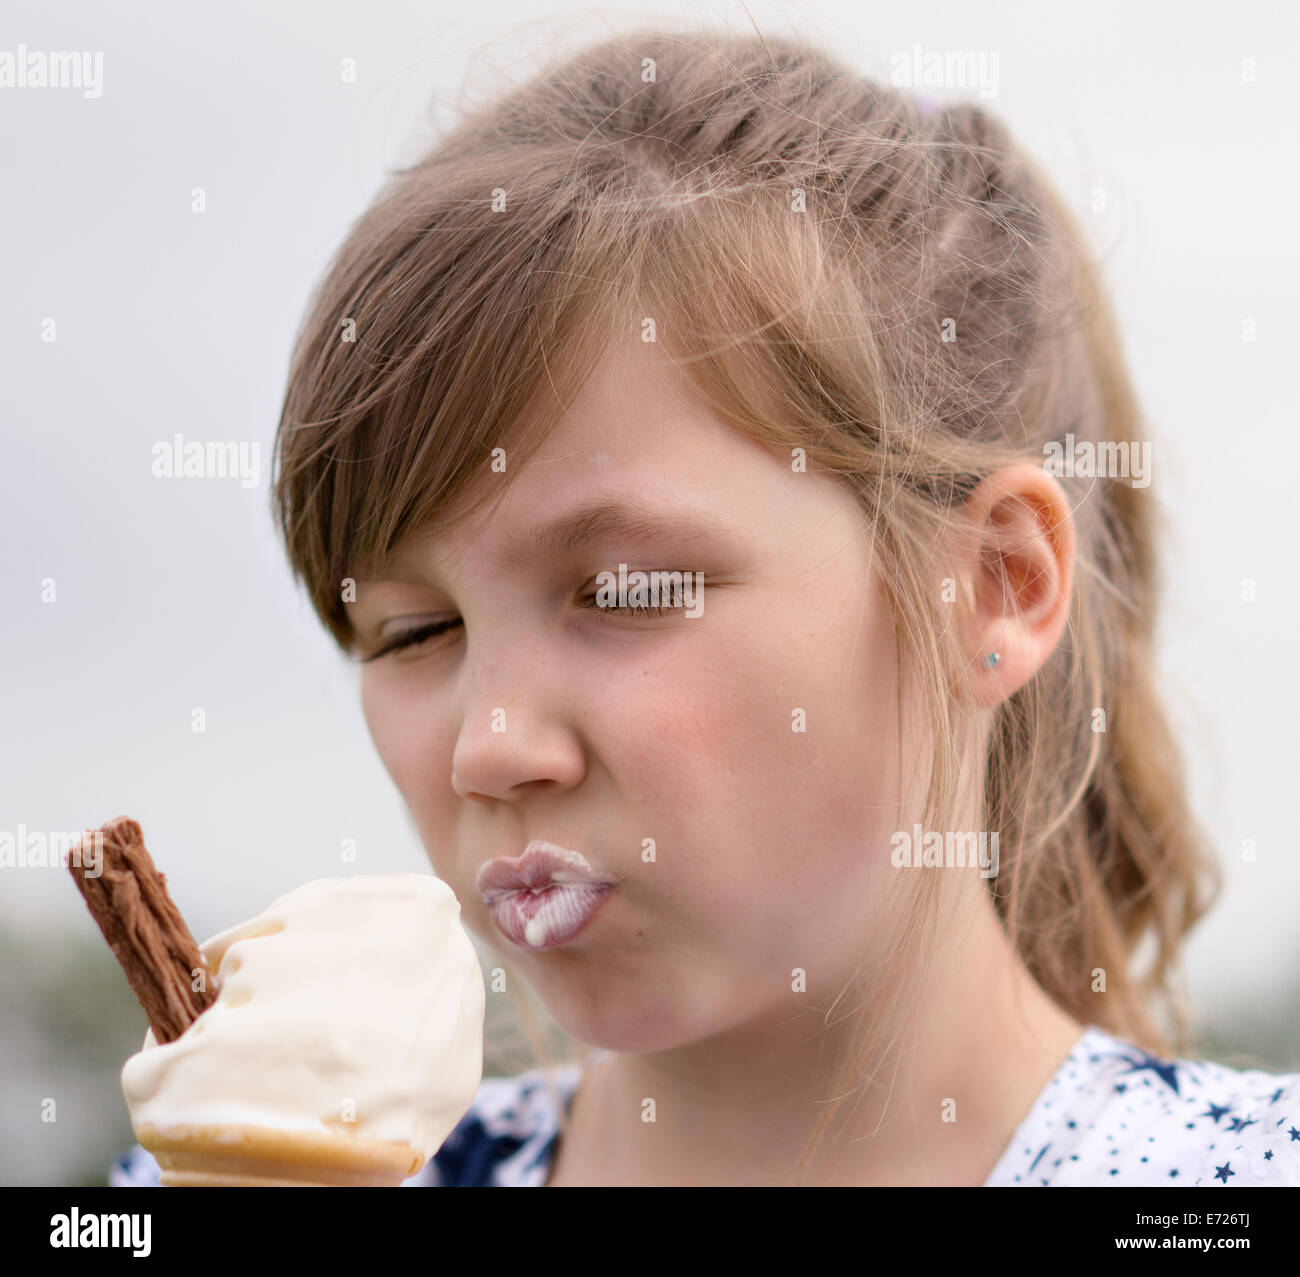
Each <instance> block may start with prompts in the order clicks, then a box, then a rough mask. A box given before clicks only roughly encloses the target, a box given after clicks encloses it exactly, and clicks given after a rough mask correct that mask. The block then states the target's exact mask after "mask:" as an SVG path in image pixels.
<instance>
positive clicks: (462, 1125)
mask: <svg viewBox="0 0 1300 1277" xmlns="http://www.w3.org/2000/svg"><path fill="white" fill-rule="evenodd" d="M581 1074H582V1065H581V1064H579V1063H571V1064H561V1065H556V1066H554V1067H553V1068H551V1069H530V1070H529V1071H528V1072H526V1073H521V1074H519V1075H518V1076H516V1077H489V1078H484V1079H483V1081H482V1082H481V1083H480V1085H479V1089H478V1093H477V1094H476V1095H475V1097H474V1102H473V1103H472V1104H471V1105H470V1106H469V1109H468V1110H467V1111H466V1113H465V1116H464V1117H462V1118H461V1120H460V1121H459V1122H458V1123H457V1124H456V1126H455V1128H454V1129H453V1130H452V1132H451V1134H450V1135H448V1136H447V1138H446V1140H444V1141H443V1144H442V1147H441V1148H439V1149H438V1151H437V1152H436V1153H435V1154H434V1155H433V1157H431V1158H430V1159H429V1161H428V1162H427V1163H426V1164H425V1165H424V1167H423V1168H422V1169H421V1170H420V1171H419V1173H418V1174H416V1175H413V1176H412V1177H411V1178H410V1179H408V1180H406V1181H405V1183H404V1184H403V1187H412V1188H470V1187H499V1188H511V1187H515V1188H522V1187H541V1185H542V1184H544V1183H545V1181H546V1176H547V1174H548V1172H549V1170H550V1166H551V1161H552V1159H553V1158H554V1155H555V1147H556V1143H557V1141H558V1139H559V1132H560V1122H561V1115H562V1113H563V1111H564V1110H565V1109H566V1108H567V1107H568V1105H569V1103H570V1101H571V1100H572V1098H573V1093H574V1091H575V1090H576V1089H577V1086H578V1081H579V1078H580V1077H581ZM108 1182H109V1185H110V1187H113V1188H157V1187H158V1186H159V1182H160V1181H159V1166H158V1163H157V1162H156V1161H155V1160H154V1157H153V1154H151V1153H150V1152H148V1150H146V1149H143V1148H141V1147H140V1146H139V1145H138V1144H136V1145H134V1146H132V1147H131V1148H130V1149H128V1150H127V1151H126V1152H125V1153H122V1154H121V1155H120V1156H118V1157H116V1158H114V1159H113V1162H112V1164H111V1165H110V1167H109V1172H108Z"/></svg>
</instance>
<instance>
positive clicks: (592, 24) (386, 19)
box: [0, 0, 1300, 1013]
mask: <svg viewBox="0 0 1300 1277" xmlns="http://www.w3.org/2000/svg"><path fill="white" fill-rule="evenodd" d="M5 8H6V17H7V21H6V22H5V23H4V35H3V37H2V39H0V47H3V48H5V49H9V50H13V49H14V48H15V47H16V46H17V44H19V43H24V44H26V45H27V47H28V48H29V49H40V50H55V49H100V50H103V52H104V83H103V94H102V97H100V98H98V99H95V100H86V99H85V98H84V97H83V96H82V95H81V94H80V93H79V92H78V91H76V90H72V89H62V90H56V89H29V90H20V91H15V90H12V89H0V167H2V169H3V174H4V178H3V187H4V189H3V197H2V198H0V230H2V232H3V234H2V237H0V243H3V246H4V247H3V253H4V270H3V275H2V278H3V295H2V296H0V359H2V360H3V371H2V373H0V431H2V432H3V433H2V445H3V452H2V454H0V457H2V462H3V464H0V547H2V550H0V553H2V558H0V589H2V591H3V594H2V596H0V597H2V598H3V609H2V611H0V662H2V665H0V668H2V669H3V678H4V692H3V701H2V704H3V717H2V720H0V721H3V731H0V829H3V830H8V831H11V832H13V831H16V830H17V829H18V826H19V825H25V826H27V827H28V828H29V829H41V830H63V829H75V828H81V827H84V826H88V825H97V824H100V823H102V822H103V821H105V820H107V819H108V818H110V817H112V816H114V815H118V814H121V813H126V814H129V815H132V816H134V817H135V818H137V819H139V820H140V821H141V822H142V824H143V826H144V830H145V835H146V838H147V840H148V843H149V845H150V847H151V849H152V850H153V852H154V854H155V855H156V857H157V858H158V861H159V863H160V865H161V866H162V867H163V869H164V870H165V871H166V873H167V875H168V878H169V881H170V883H171V886H172V890H173V893H174V895H175V897H176V899H177V900H178V902H179V903H180V904H181V906H182V908H183V909H184V911H185V912H186V914H187V916H188V918H189V921H190V922H191V925H192V927H193V929H194V930H195V932H196V933H197V934H198V935H199V936H200V938H202V937H204V936H206V935H209V934H211V933H213V932H215V931H217V930H220V929H222V928H224V927H226V926H228V925H231V924H232V923H234V922H235V921H238V920H240V919H243V918H245V917H248V916H250V915H252V914H254V913H257V912H259V911H260V910H261V909H262V908H264V907H265V905H266V904H267V903H268V902H269V901H270V900H271V899H272V898H273V897H274V896H276V895H278V894H280V893H281V892H283V891H286V890H288V889H290V888H291V887H293V886H295V885H297V884H298V883H300V882H303V881H305V880H307V879H309V878H313V877H321V876H336V875H340V874H344V873H352V872H371V873H386V872H396V871H405V870H419V869H424V868H426V867H427V862H426V860H425V857H424V853H423V850H422V848H421V847H420V844H419V841H418V838H417V836H416V834H415V832H414V829H413V827H412V826H411V824H410V823H409V821H408V819H407V817H406V815H405V810H404V807H403V805H402V802H401V800H400V798H399V796H398V795H397V793H396V791H395V789H394V788H393V786H392V785H391V783H390V781H389V780H388V778H387V776H386V774H385V773H384V771H383V769H382V767H381V765H380V763H379V761H378V759H377V757H376V756H375V754H374V751H373V747H372V745H371V743H370V740H369V737H368V735H367V733H366V729H365V724H364V720H363V718H362V715H361V709H360V704H359V698H358V695H357V692H356V686H355V675H354V674H353V673H352V672H351V671H350V670H349V668H348V667H347V666H346V665H345V663H344V662H343V660H342V658H341V657H340V656H338V655H337V654H336V653H335V651H334V649H333V647H332V645H331V643H330V641H329V639H328V637H327V635H326V634H325V632H324V630H323V629H322V628H321V627H320V625H319V624H318V622H317V621H316V620H315V618H314V616H313V614H312V613H311V611H310V609H309V607H308V605H307V603H306V600H305V599H304V598H302V597H301V596H300V595H299V594H298V593H297V592H296V591H295V590H294V588H293V587H292V586H291V583H290V578H289V574H288V568H287V565H286V563H285V560H284V556H283V553H282V551H281V549H280V546H279V544H278V542H277V540H276V539H275V536H274V532H273V528H272V525H271V521H270V516H269V502H268V481H269V476H270V468H271V455H272V440H273V437H274V431H275V426H276V422H277V419H278V414H279V409H280V403H281V397H282V394H283V389H284V379H285V376H286V372H287V365H288V357H289V351H290V347H291V343H292V340H293V337H294V334H295V332H296V328H297V325H298V322H299V321H300V319H301V317H302V315H303V312H304V310H305V307H306V304H307V300H308V295H309V292H310V290H311V288H312V286H313V285H314V284H315V283H316V281H317V280H318V279H319V277H320V275H321V272H322V271H323V269H324V267H325V265H326V262H327V261H328V259H329V256H330V255H331V253H332V252H333V250H334V249H335V248H336V247H337V245H338V243H339V242H340V240H341V239H342V237H343V235H344V233H345V231H346V230H347V227H348V226H349V224H350V222H351V221H352V220H353V218H355V217H356V216H357V215H358V214H359V213H360V212H361V211H362V209H363V208H364V207H365V206H366V204H367V203H368V202H369V200H370V199H371V197H372V196H373V195H374V193H375V192H376V190H377V189H378V187H379V185H380V182H381V180H382V178H383V176H384V173H385V170H386V169H387V168H389V167H390V166H392V165H394V164H396V163H398V162H403V161H405V160H406V159H408V158H409V157H410V155H411V153H412V148H420V147H422V145H423V144H424V142H425V140H426V135H427V129H428V126H429V122H430V121H432V120H447V119H451V118H453V116H454V111H455V107H456V104H457V102H458V101H460V100H461V94H462V86H463V84H464V82H465V78H466V76H467V75H468V76H470V77H471V83H472V84H473V85H474V94H475V98H476V100H477V99H479V98H481V97H483V96H485V95H488V94H491V93H492V92H493V91H494V90H495V89H497V88H498V87H504V86H505V85H506V84H507V82H508V80H507V74H506V73H507V72H508V71H510V70H511V69H512V68H515V67H522V68H526V67H528V66H530V65H533V64H534V63H535V62H536V61H537V60H538V59H539V58H540V57H542V56H543V55H545V54H546V53H547V52H549V51H550V50H551V49H552V48H558V47H564V48H577V47H579V46H581V45H582V44H584V43H587V42H588V41H589V40H591V39H595V38H598V37H600V36H602V35H604V34H606V33H607V32H610V31H613V30H619V29H624V28H626V27H629V26H632V25H639V24H641V23H643V22H656V21H664V22H667V21H671V20H672V19H673V18H675V17H682V18H687V19H694V20H696V21H725V22H728V23H729V24H731V25H733V26H735V27H736V28H737V29H739V30H745V29H747V28H748V25H749V24H748V19H747V18H746V16H745V11H744V10H743V9H741V8H740V7H739V6H738V5H732V4H724V3H713V4H704V3H695V4H667V3H659V4H656V5H654V6H653V7H651V6H647V7H645V8H634V7H631V6H607V5H604V4H602V5H600V6H595V5H593V6H590V7H589V8H586V9H584V8H579V7H575V8H573V9H569V8H564V9H559V8H554V9H551V8H548V7H545V6H544V7H543V12H546V13H551V14H555V15H559V16H555V17H552V18H550V19H549V20H547V21H545V22H540V23H539V22H536V21H534V20H532V18H531V16H530V15H531V14H532V13H535V12H536V9H535V7H534V6H533V5H531V4H530V5H525V4H522V3H520V2H519V0H509V2H505V0H479V2H478V3H475V4H473V5H458V4H451V3H448V2H447V0H432V2H430V0H425V2H424V3H415V2H413V0H402V2H397V0H391V2H389V3H382V4H374V3H366V4H345V3H337V4H334V5H330V6H325V5H320V4H308V3H305V2H301V0H294V2H292V3H285V2H281V3H276V4H273V5H267V4H262V3H252V2H250V0H244V2H241V3H226V4H222V5H205V6H192V5H186V6H173V5H168V4H165V3H161V2H158V3H150V4H121V5H114V6H104V5H100V4H93V3H89V2H88V0H76V2H66V0H65V2H64V3H61V4H60V5H58V6H57V7H56V6H50V5H44V4H37V3H33V2H31V0H21V2H15V0H9V2H8V3H7V4H6V6H5ZM748 9H749V12H750V13H752V14H753V16H754V18H755V19H756V20H757V22H758V23H759V25H760V27H761V28H762V29H763V31H764V32H765V33H770V34H776V33H778V32H781V31H785V30H791V29H792V30H794V31H796V32H808V33H812V34H814V35H820V36H824V37H826V38H827V39H828V40H829V42H830V43H831V45H832V47H834V48H835V49H837V50H838V51H840V52H841V54H842V55H843V56H845V57H847V58H849V59H850V60H851V61H852V62H854V64H856V65H857V66H858V67H859V68H860V69H862V70H863V71H867V72H871V73H875V74H877V75H878V76H881V77H882V78H886V79H887V78H888V76H889V70H890V65H891V63H890V55H891V54H892V53H893V52H894V51H896V50H907V51H910V50H911V49H912V47H913V45H914V44H916V43H920V44H921V45H922V46H923V47H924V48H925V49H927V50H931V49H933V50H987V51H991V52H996V53H997V55H998V72H999V78H998V88H999V92H998V95H997V97H996V98H994V99H992V100H991V101H990V102H989V105H990V106H991V107H992V108H993V109H994V110H995V111H996V112H997V113H999V114H1000V115H1001V116H1002V118H1004V119H1005V120H1006V121H1007V122H1008V123H1009V124H1010V126H1011V128H1012V130H1013V132H1015V133H1016V134H1018V135H1019V136H1020V137H1021V138H1022V139H1023V140H1024V141H1025V142H1026V143H1027V144H1028V145H1029V147H1030V148H1031V150H1033V151H1034V153H1035V154H1036V155H1038V156H1039V157H1040V158H1041V159H1042V160H1043V162H1044V163H1045V164H1046V166H1047V168H1048V170H1049V171H1050V172H1051V173H1052V174H1053V176H1054V177H1055V179H1056V180H1057V182H1058V183H1059V185H1060V186H1061V188H1062V189H1063V190H1064V192H1065V194H1066V195H1067V197H1068V198H1069V200H1070V202H1071V204H1072V205H1073V206H1074V207H1075V208H1077V209H1079V210H1081V211H1082V212H1083V213H1084V214H1085V222H1086V224H1087V225H1088V227H1089V228H1090V230H1091V232H1092V235H1093V240H1094V243H1095V245H1096V248H1097V251H1098V253H1099V254H1100V255H1101V256H1102V257H1103V258H1104V261H1105V271H1106V277H1107V279H1108V281H1109V283H1110V285H1111V287H1112V289H1113V291H1114V294H1115V297H1116V301H1117V307H1118V311H1119V315H1120V319H1121V323H1122V325H1123V328H1124V333H1125V339H1126V344H1127V350H1128V352H1129V357H1130V360H1131V364H1132V367H1133V370H1134V373H1135V376H1136V379H1137V383H1138V387H1139V390H1140V393H1141V395H1142V397H1143V401H1144V403H1145V406H1146V408H1147V411H1148V414H1149V416H1150V418H1151V420H1152V422H1153V423H1154V438H1155V441H1156V442H1155V445H1154V447H1153V471H1154V475H1155V487H1156V488H1157V489H1158V490H1159V492H1160V494H1161V499H1162V501H1163V502H1164V504H1165V505H1166V506H1167V507H1168V508H1169V511H1170V538H1169V541H1168V543H1167V544H1168V558H1167V573H1168V582H1169V592H1168V600H1167V605H1166V611H1165V615H1164V627H1165V628H1164V648H1163V661H1164V667H1165V670H1166V673H1167V678H1168V683H1169V686H1170V688H1171V689H1172V690H1171V694H1172V698H1173V708H1174V711H1175V713H1176V715H1177V718H1178V721H1179V723H1180V724H1181V725H1182V726H1183V728H1184V740H1185V748H1186V750H1187V753H1188V761H1189V767H1190V774H1191V781H1192V792H1193V796H1194V800H1195V803H1196V805H1197V808H1198V810H1199V811H1200V813H1201V815H1202V816H1203V818H1204V819H1205V821H1206V823H1207V825H1208V827H1209V829H1210V831H1211V833H1212V834H1213V836H1214V839H1215V842H1216V845H1217V847H1218V848H1219V849H1220V852H1221V854H1222V855H1223V857H1224V860H1225V865H1226V873H1227V883H1228V885H1227V890H1226V895H1225V898H1224V900H1223V903H1222V904H1221V905H1220V907H1219V908H1218V910H1217V911H1216V913H1215V914H1213V915H1212V916H1211V918H1210V919H1209V920H1208V921H1207V922H1206V923H1204V924H1203V925H1202V927H1201V928H1200V929H1199V930H1198V931H1197V932H1196V933H1194V939H1193V940H1192V942H1191V945H1190V951H1189V955H1190V956H1189V970H1190V973H1191V988H1192V992H1193V994H1194V995H1195V997H1196V999H1197V1000H1198V1001H1199V1003H1200V1004H1201V1006H1202V1007H1203V1008H1204V1009H1205V1010H1207V1011H1209V1012H1211V1013H1214V1012H1216V1011H1217V1010H1224V1009H1228V1008H1232V1007H1234V1006H1237V1005H1239V1004H1241V1003H1242V1002H1246V1001H1249V1000H1250V999H1252V998H1253V997H1255V996H1257V995H1256V992H1255V991H1256V990H1258V991H1259V994H1258V995H1259V996H1262V995H1264V994H1265V993H1266V992H1267V991H1268V990H1270V989H1272V990H1276V989H1278V988H1280V987H1281V985H1280V983H1279V982H1280V980H1281V977H1282V976H1283V975H1284V974H1286V973H1289V972H1294V971H1295V970H1296V968H1297V967H1298V966H1300V938H1298V936H1297V927H1296V918H1297V901H1298V899H1300V844H1298V843H1297V839H1296V834H1295V829H1296V825H1295V817H1294V815H1293V804H1294V796H1295V784H1294V780H1293V772H1294V768H1295V764H1296V762H1297V750H1296V747H1295V743H1294V741H1295V726H1296V723H1297V721H1298V719H1300V713H1298V711H1300V693H1298V692H1297V681H1296V678H1295V664H1294V662H1295V656H1296V643H1295V637H1294V636H1295V633H1296V629H1297V621H1298V620H1300V616H1298V615H1297V604H1296V568H1295V549H1296V538H1295V533H1294V523H1293V520H1294V514H1295V499H1294V493H1295V484H1296V476H1295V469H1296V466H1295V447H1296V440H1295V426H1296V419H1297V407H1298V406H1300V394H1298V392H1297V388H1296V385H1295V381H1294V375H1293V369H1294V367H1295V358H1294V352H1293V350H1292V349H1291V347H1292V343H1293V341H1294V337H1295V328H1294V318H1295V313H1296V301H1297V278H1298V275H1300V272H1298V271H1297V257H1298V251H1297V247H1296V235H1295V208H1296V196H1297V179H1296V147H1295V142H1294V137H1295V133H1294V126H1295V119H1294V86H1295V83H1296V79H1297V72H1298V71H1300V56H1298V55H1300V40H1298V39H1297V21H1298V19H1297V16H1296V12H1295V10H1294V7H1293V6H1290V5H1286V4H1283V3H1277V4H1266V3H1251V4H1235V5H1230V6H1222V5H1219V4H1210V3H1207V2H1205V0H1200V2H1198V3H1196V4H1190V5H1187V4H1183V5H1178V6H1170V5H1159V6H1150V11H1148V10H1147V8H1145V7H1144V6H1140V5H1137V6H1135V5H1133V4H1131V3H1123V2H1118V0H1117V2H1111V3H1092V4H1086V5H1059V6H1056V5H1053V6H1048V5H1043V4H1041V3H1021V4H1006V3H1001V2H997V3H994V2H993V0H983V2H980V3H972V0H930V2H929V3H927V4H925V5H923V6H903V5H897V4H884V3H867V4H863V3H857V2H854V3H849V2H847V0H846V2H843V3H831V2H830V0H823V2H821V3H809V4H793V3H792V4H760V3H753V4H751V5H749V6H748ZM345 57H351V58H355V59H356V62H357V67H358V82H357V83H355V84H344V83H342V82H341V76H340V63H341V60H342V59H343V58H345ZM1243 58H1254V59H1256V63H1257V77H1258V78H1257V81H1256V82H1255V83H1245V82H1243V78H1242V59H1243ZM937 95H938V96H940V97H945V98H951V97H961V96H971V95H972V93H965V94H964V93H963V92H962V91H961V90H938V91H937ZM196 186H201V187H204V188H205V189H206V192H207V201H208V211H207V212H206V213H204V214H203V215H201V216H199V215H195V214H194V213H192V212H191V211H190V192H191V189H192V188H193V187H196ZM1095 187H1104V188H1105V189H1106V191H1107V193H1108V209H1107V211H1106V212H1105V213H1104V214H1096V213H1093V212H1091V211H1089V200H1090V197H1091V192H1092V190H1093V189H1094V188H1095ZM47 316H52V317H54V318H55V319H56V321H57V325H58V328H57V332H58V340H57V343H55V344H53V345H50V344H46V343H43V342H42V341H41V339H40V324H41V321H42V320H43V319H44V318H45V317H47ZM1247 318H1252V319H1254V320H1255V322H1256V325H1257V340H1256V341H1255V342H1254V343H1253V344H1245V343H1243V342H1242V340H1241V330H1242V323H1243V320H1245V319H1247ZM178 431H179V432H181V433H183V434H184V436H185V437H186V439H199V440H206V439H244V440H258V441H260V443H261V445H262V482H261V483H260V485H259V486H258V487H256V488H251V489H245V488H242V487H240V486H239V484H238V482H237V481H233V480H227V481H218V480H188V481H186V480H176V481H171V482H168V481H162V480H156V479H154V478H153V477H152V476H151V472H150V466H151V449H152V445H153V444H154V443H155V442H156V441H159V440H169V439H170V438H171V437H172V435H173V434H174V433H175V432H178ZM46 577H52V578H54V579H55V581H56V583H57V603H55V604H53V605H51V604H42V603H41V602H40V588H41V581H42V579H43V578H46ZM1246 577H1250V578H1253V579H1254V580H1255V581H1256V582H1257V589H1258V600H1257V601H1256V602H1254V603H1244V602H1242V601H1241V582H1242V579H1243V578H1246ZM195 706H202V707H203V708H204V709H205V710H206V712H207V731H206V733H204V734H196V733H194V732H192V731H191V729H190V713H191V710H192V708H194V707H195ZM344 838H352V839H355V840H356V844H357V856H358V859H357V862H356V864H355V865H345V864H344V863H343V861H342V859H341V844H342V840H343V839H344ZM1245 838H1253V839H1255V841H1256V845H1257V848H1258V851H1257V855H1258V859H1257V862H1256V863H1254V864H1250V863H1243V861H1242V858H1241V854H1240V849H1241V845H1242V840H1243V839H1245ZM0 925H3V926H6V927H12V928H14V929H16V930H17V931H19V932H20V933H21V934H24V935H28V936H30V937H31V939H32V940H33V942H34V943H36V944H39V945H49V946H57V944H58V942H59V939H60V937H61V936H62V935H65V934H67V932H68V930H69V929H76V930H79V931H82V932H84V931H85V930H86V929H87V928H89V927H92V926H93V924H91V922H90V920H89V917H88V915H87V914H86V911H85V909H84V906H83V905H82V904H81V901H80V899H79V898H78V896H77V893H76V891H75V890H74V889H73V887H72V884H71V883H70V882H69V881H68V880H67V875H66V873H65V872H63V871H59V870H53V871H51V870H47V871H36V870H28V871H22V872H19V871H9V872H5V873H3V874H2V875H0ZM1274 996H1276V994H1275V995H1274Z"/></svg>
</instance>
